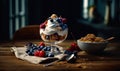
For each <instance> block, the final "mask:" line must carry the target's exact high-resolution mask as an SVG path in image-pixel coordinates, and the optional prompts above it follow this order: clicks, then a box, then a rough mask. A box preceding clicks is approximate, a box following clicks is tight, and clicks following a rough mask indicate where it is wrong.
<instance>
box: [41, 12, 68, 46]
mask: <svg viewBox="0 0 120 71" xmlns="http://www.w3.org/2000/svg"><path fill="white" fill-rule="evenodd" d="M40 36H41V39H42V40H43V41H44V42H45V43H46V44H50V46H51V47H54V46H56V47H59V46H58V45H57V44H59V43H62V42H63V41H64V40H65V39H66V38H67V36H68V26H67V24H65V23H64V21H63V18H61V17H57V15H56V14H53V15H52V16H51V17H49V18H48V19H47V20H46V21H45V22H44V23H42V24H40Z"/></svg>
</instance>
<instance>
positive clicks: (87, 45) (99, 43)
mask: <svg viewBox="0 0 120 71" xmlns="http://www.w3.org/2000/svg"><path fill="white" fill-rule="evenodd" d="M77 44H78V46H79V48H80V49H81V50H83V51H85V52H87V53H100V52H102V51H104V49H105V48H106V47H107V44H108V40H105V39H103V38H102V37H97V36H95V35H94V34H87V35H86V36H85V37H81V38H80V39H78V40H77Z"/></svg>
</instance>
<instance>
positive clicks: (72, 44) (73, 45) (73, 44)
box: [71, 42, 80, 51]
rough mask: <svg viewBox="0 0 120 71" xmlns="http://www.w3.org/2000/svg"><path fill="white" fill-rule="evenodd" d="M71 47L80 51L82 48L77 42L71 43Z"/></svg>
mask: <svg viewBox="0 0 120 71" xmlns="http://www.w3.org/2000/svg"><path fill="white" fill-rule="evenodd" d="M71 49H73V50H76V51H80V48H79V46H78V45H77V43H76V42H73V43H71Z"/></svg>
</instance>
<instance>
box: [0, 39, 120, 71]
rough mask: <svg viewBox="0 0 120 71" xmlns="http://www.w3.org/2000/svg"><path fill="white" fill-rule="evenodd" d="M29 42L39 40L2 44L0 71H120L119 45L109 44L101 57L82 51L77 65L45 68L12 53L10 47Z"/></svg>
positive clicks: (67, 44) (57, 64) (55, 65)
mask: <svg viewBox="0 0 120 71" xmlns="http://www.w3.org/2000/svg"><path fill="white" fill-rule="evenodd" d="M27 42H33V43H36V44H38V43H39V40H37V41H16V42H15V41H14V42H6V43H0V71H73V70H76V71H77V70H78V71H107V70H108V71H120V44H119V43H110V44H108V46H107V48H106V49H105V53H103V54H99V55H96V54H95V55H93V54H87V53H86V52H84V51H80V52H79V53H78V59H77V61H76V63H73V64H70V63H67V62H66V61H61V62H56V63H55V64H53V65H52V66H48V67H44V66H43V64H32V63H29V62H27V61H24V60H20V59H17V58H16V57H15V56H14V54H13V53H12V52H11V51H10V47H12V46H16V47H18V46H24V45H25V44H26V43H27ZM72 42H73V41H72V40H66V41H64V42H63V43H61V44H59V45H61V46H63V47H67V46H69V45H70V44H71V43H72Z"/></svg>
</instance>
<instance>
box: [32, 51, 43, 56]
mask: <svg viewBox="0 0 120 71" xmlns="http://www.w3.org/2000/svg"><path fill="white" fill-rule="evenodd" d="M34 56H38V57H45V51H43V50H41V51H38V50H37V51H35V52H34Z"/></svg>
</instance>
